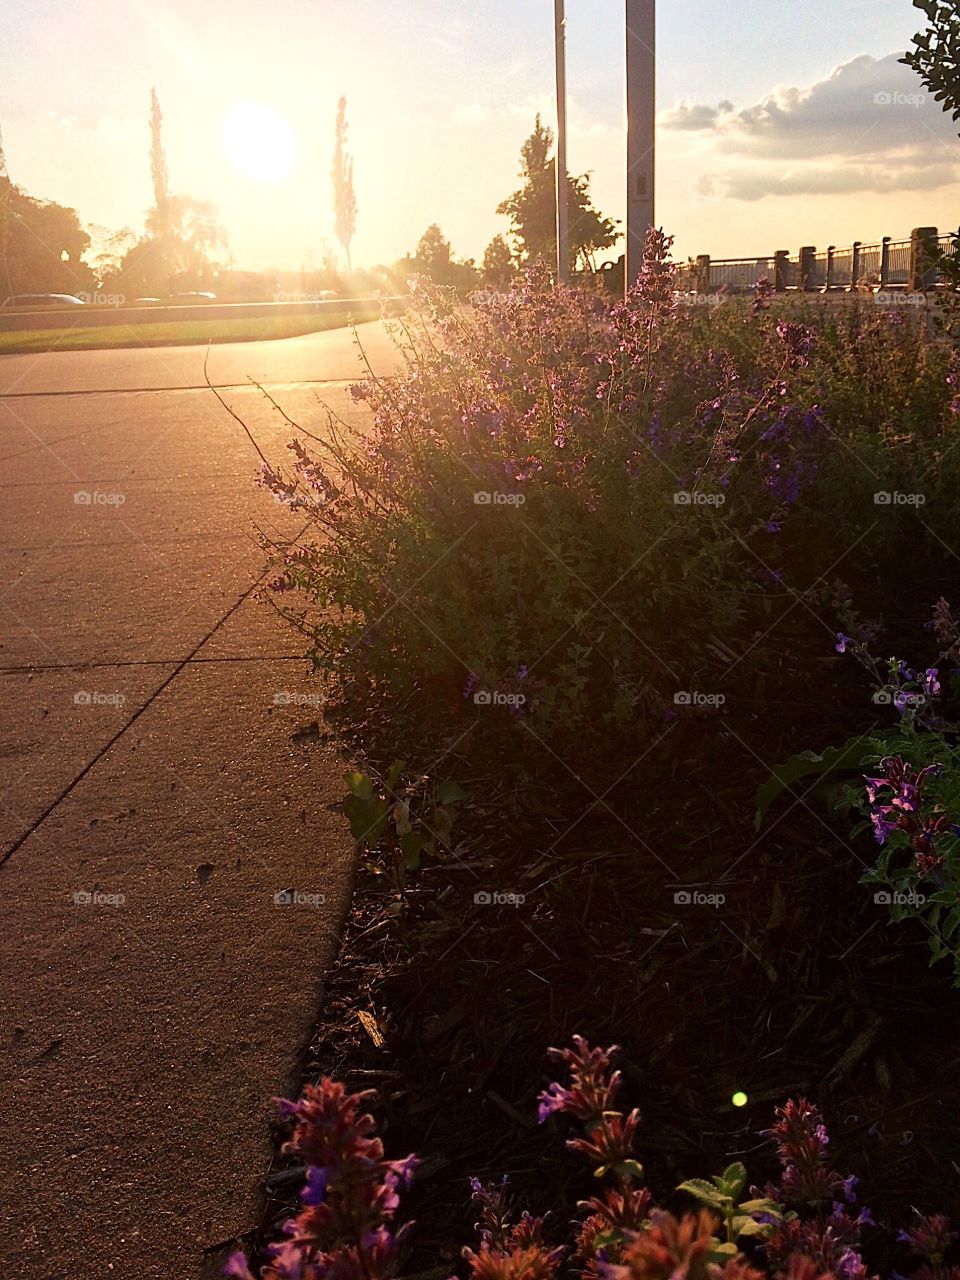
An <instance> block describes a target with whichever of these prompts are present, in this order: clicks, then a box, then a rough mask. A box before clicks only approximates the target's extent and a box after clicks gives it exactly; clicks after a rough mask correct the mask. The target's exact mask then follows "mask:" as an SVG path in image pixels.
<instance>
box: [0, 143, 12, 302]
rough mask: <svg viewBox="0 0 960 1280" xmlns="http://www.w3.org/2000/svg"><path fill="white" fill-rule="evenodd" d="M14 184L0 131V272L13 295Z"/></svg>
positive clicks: (6, 286)
mask: <svg viewBox="0 0 960 1280" xmlns="http://www.w3.org/2000/svg"><path fill="white" fill-rule="evenodd" d="M12 185H13V184H12V183H11V182H10V179H9V178H8V177H7V157H6V155H5V153H4V150H3V131H2V130H0V272H2V283H3V285H4V286H5V288H6V290H7V293H8V294H11V293H13V278H12V276H11V274H10V195H11V190H12Z"/></svg>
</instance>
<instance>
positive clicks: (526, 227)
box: [497, 114, 620, 270]
mask: <svg viewBox="0 0 960 1280" xmlns="http://www.w3.org/2000/svg"><path fill="white" fill-rule="evenodd" d="M552 148H553V130H552V129H550V128H548V127H547V126H546V125H545V124H544V123H543V121H542V120H541V118H540V116H539V114H538V115H537V118H536V123H535V124H534V129H533V133H532V134H531V135H530V137H529V138H528V139H527V140H526V142H525V143H524V144H523V146H522V147H521V148H520V177H521V178H522V179H523V185H522V186H521V187H520V188H519V189H518V190H517V191H515V192H514V193H513V195H511V196H508V197H507V198H506V200H504V201H502V202H501V203H500V204H499V205H498V206H497V213H502V214H506V216H507V217H508V218H509V219H510V234H511V235H512V237H513V241H514V246H515V249H516V254H517V257H518V258H519V259H520V260H521V261H524V262H533V261H535V260H536V259H537V258H542V259H543V260H544V261H545V262H548V263H551V264H552V263H554V262H556V257H557V178H556V161H555V160H554V159H553V157H552V156H551V154H550V152H551V150H552ZM567 189H568V196H567V201H568V208H569V218H570V230H569V235H570V261H571V262H572V263H573V264H574V267H579V268H580V269H581V270H586V269H590V270H593V269H594V266H595V263H594V258H595V255H596V254H597V253H598V252H599V250H601V249H609V248H610V246H611V245H613V244H616V242H617V240H618V239H619V238H620V233H619V232H618V231H617V226H618V225H619V224H618V223H617V222H616V221H614V220H613V219H611V218H605V217H604V216H603V215H602V214H600V213H599V212H598V211H597V210H596V209H595V208H594V207H593V202H592V200H591V198H590V175H589V174H588V173H585V174H582V175H581V176H580V177H579V178H576V177H574V176H573V175H572V174H568V175H567Z"/></svg>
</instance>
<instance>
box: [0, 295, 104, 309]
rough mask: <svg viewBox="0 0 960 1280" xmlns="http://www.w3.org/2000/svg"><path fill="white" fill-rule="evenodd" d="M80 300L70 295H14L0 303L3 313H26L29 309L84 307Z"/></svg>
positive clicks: (82, 301)
mask: <svg viewBox="0 0 960 1280" xmlns="http://www.w3.org/2000/svg"><path fill="white" fill-rule="evenodd" d="M86 305H87V304H86V303H85V302H84V300H83V299H82V298H75V297H74V296H73V294H72V293H14V294H12V295H11V296H10V297H9V298H4V300H3V302H0V308H2V309H3V310H5V311H27V310H29V309H30V308H31V307H85V306H86Z"/></svg>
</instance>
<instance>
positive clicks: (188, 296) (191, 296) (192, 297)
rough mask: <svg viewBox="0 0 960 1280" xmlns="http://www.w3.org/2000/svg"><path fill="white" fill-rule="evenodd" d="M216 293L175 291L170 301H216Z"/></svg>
mask: <svg viewBox="0 0 960 1280" xmlns="http://www.w3.org/2000/svg"><path fill="white" fill-rule="evenodd" d="M216 300H217V295H216V294H215V293H174V294H172V295H171V297H169V298H168V299H167V301H168V302H216Z"/></svg>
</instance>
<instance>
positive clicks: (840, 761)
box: [753, 738, 877, 831]
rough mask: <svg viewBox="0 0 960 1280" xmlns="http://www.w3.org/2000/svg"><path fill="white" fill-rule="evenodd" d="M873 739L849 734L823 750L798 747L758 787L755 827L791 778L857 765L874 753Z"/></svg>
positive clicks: (874, 744) (805, 776) (863, 762)
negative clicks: (793, 753) (840, 744)
mask: <svg viewBox="0 0 960 1280" xmlns="http://www.w3.org/2000/svg"><path fill="white" fill-rule="evenodd" d="M876 746H877V743H876V740H870V741H867V740H866V739H864V738H851V739H850V740H849V741H848V742H846V743H844V745H843V746H842V747H828V748H827V749H826V751H823V752H819V753H818V752H816V751H801V752H800V753H799V755H795V756H791V757H790V759H789V760H785V761H784V762H783V764H781V765H779V766H778V768H777V769H776V771H775V772H774V774H773V777H771V778H770V779H769V780H768V781H767V782H765V783H764V784H763V786H762V787H759V788H758V789H757V813H756V817H755V818H754V820H753V826H754V830H755V831H759V830H760V828H761V826H762V825H763V820H764V818H765V817H766V813H767V810H768V809H769V808H770V806H771V804H773V802H774V800H776V799H777V797H778V796H779V795H780V793H781V792H783V791H786V790H787V789H788V788H789V787H790V786H792V784H793V783H794V782H799V780H800V779H801V778H808V777H809V776H810V775H811V774H827V773H831V772H833V771H834V770H836V769H857V768H860V767H862V765H863V764H865V763H866V761H867V760H868V759H869V758H870V757H871V756H873V755H875V754H876Z"/></svg>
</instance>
